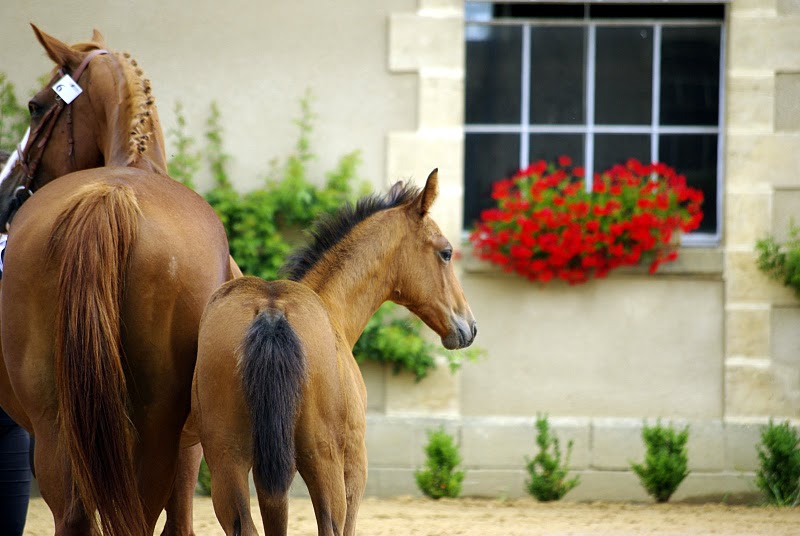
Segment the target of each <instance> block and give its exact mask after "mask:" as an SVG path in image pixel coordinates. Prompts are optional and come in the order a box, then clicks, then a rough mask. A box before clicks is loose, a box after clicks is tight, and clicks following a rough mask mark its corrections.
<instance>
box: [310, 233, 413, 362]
mask: <svg viewBox="0 0 800 536" xmlns="http://www.w3.org/2000/svg"><path fill="white" fill-rule="evenodd" d="M370 219H371V220H377V219H378V218H375V217H373V218H370ZM364 223H367V222H364ZM364 223H362V226H360V228H359V230H358V235H359V236H358V237H357V238H352V237H348V238H347V239H346V240H347V243H346V244H338V245H337V246H334V248H333V249H332V250H331V251H329V252H328V253H327V254H326V255H325V257H324V258H323V259H322V260H321V261H320V263H318V266H315V267H314V268H312V269H311V270H310V271H309V273H308V274H307V275H306V276H305V277H304V278H303V279H302V280H301V282H302V283H304V284H306V285H308V286H310V287H311V288H312V289H313V290H314V291H315V292H316V293H317V294H318V295H319V297H320V299H322V302H323V303H324V304H325V306H326V308H327V310H328V314H329V315H330V317H331V319H332V320H333V321H334V322H335V323H337V324H338V325H339V326H340V328H341V330H342V332H343V335H344V337H345V339H346V340H347V342H348V344H349V345H350V347H351V348H352V347H353V346H354V345H355V343H356V341H357V340H358V337H359V336H361V333H362V332H363V331H364V328H365V327H366V325H367V322H368V321H369V319H370V317H372V315H373V314H375V311H377V310H378V307H380V306H381V304H382V303H383V302H385V301H386V300H387V299H388V298H389V296H390V295H391V293H392V290H393V286H392V285H393V281H394V279H395V270H394V265H395V264H396V263H395V260H394V257H395V256H396V250H397V245H398V242H399V240H398V238H397V233H392V232H391V230H392V227H391V226H390V225H385V224H382V222H380V221H372V222H370V224H369V225H368V226H366V225H364ZM343 247H346V248H347V255H339V256H336V255H337V250H339V251H341V250H342V249H343ZM330 256H336V257H335V258H336V261H335V262H330V259H329V257H330ZM326 266H333V267H334V268H333V269H330V270H326Z"/></svg>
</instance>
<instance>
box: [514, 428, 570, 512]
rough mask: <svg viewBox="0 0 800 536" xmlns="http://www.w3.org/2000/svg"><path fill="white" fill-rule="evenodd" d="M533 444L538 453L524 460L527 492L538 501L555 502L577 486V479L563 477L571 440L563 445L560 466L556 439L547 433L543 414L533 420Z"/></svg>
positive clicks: (566, 471) (559, 449) (567, 465)
mask: <svg viewBox="0 0 800 536" xmlns="http://www.w3.org/2000/svg"><path fill="white" fill-rule="evenodd" d="M536 430H537V431H538V433H537V435H536V444H537V445H538V446H539V454H537V455H536V457H534V458H533V459H530V458H527V459H526V461H527V464H528V474H529V475H530V477H531V478H530V480H528V481H527V483H526V484H527V487H528V493H530V494H531V495H533V496H534V497H536V499H537V500H539V501H557V500H559V499H561V498H563V497H564V495H566V494H567V493H568V492H569V491H570V490H571V489H572V488H574V487H575V486H577V485H578V484H579V483H580V478H579V477H577V476H576V477H574V478H569V479H568V478H567V474H568V472H569V458H570V455H571V454H572V441H569V442H568V443H567V456H566V458H565V459H564V463H563V464H562V463H561V446H560V443H559V440H558V438H557V437H556V436H555V435H551V434H550V423H549V422H548V420H547V415H537V417H536Z"/></svg>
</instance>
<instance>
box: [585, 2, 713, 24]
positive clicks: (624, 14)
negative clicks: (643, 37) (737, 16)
mask: <svg viewBox="0 0 800 536" xmlns="http://www.w3.org/2000/svg"><path fill="white" fill-rule="evenodd" d="M589 15H590V16H591V17H592V18H598V19H603V18H608V19H629V18H642V19H709V20H722V19H724V18H725V6H724V5H713V4H694V5H691V4H689V5H675V4H674V3H664V4H640V5H636V4H592V5H591V6H590V7H589Z"/></svg>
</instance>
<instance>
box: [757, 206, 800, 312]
mask: <svg viewBox="0 0 800 536" xmlns="http://www.w3.org/2000/svg"><path fill="white" fill-rule="evenodd" d="M756 251H757V252H758V259H757V261H756V262H757V265H758V269H759V270H761V271H762V272H764V273H765V274H767V275H768V276H769V277H771V278H772V279H775V280H776V281H780V282H781V283H783V284H784V285H786V286H787V287H789V288H791V289H792V290H793V291H794V293H795V295H796V296H797V297H798V298H800V227H798V226H797V225H795V223H794V221H791V222H789V238H788V240H786V242H784V243H779V242H778V241H777V240H775V238H774V237H772V236H767V237H766V238H762V239H761V240H758V241H757V242H756Z"/></svg>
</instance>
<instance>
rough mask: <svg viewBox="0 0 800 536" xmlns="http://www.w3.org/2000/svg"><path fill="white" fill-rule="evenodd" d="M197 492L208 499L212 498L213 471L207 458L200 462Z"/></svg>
mask: <svg viewBox="0 0 800 536" xmlns="http://www.w3.org/2000/svg"><path fill="white" fill-rule="evenodd" d="M197 492H198V493H199V494H200V495H205V496H206V497H210V496H211V471H210V470H209V469H208V464H207V463H206V459H205V458H203V459H201V460H200V472H199V473H198V474H197Z"/></svg>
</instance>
